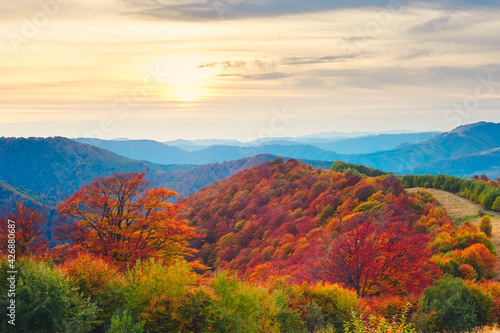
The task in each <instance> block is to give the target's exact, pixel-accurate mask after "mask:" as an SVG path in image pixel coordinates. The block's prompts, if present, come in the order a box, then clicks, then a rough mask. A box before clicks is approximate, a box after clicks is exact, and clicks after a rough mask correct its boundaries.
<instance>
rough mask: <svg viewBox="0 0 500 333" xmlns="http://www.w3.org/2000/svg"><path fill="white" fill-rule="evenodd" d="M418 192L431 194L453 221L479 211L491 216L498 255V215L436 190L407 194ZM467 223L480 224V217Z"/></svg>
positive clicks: (499, 216) (499, 236) (499, 252)
mask: <svg viewBox="0 0 500 333" xmlns="http://www.w3.org/2000/svg"><path fill="white" fill-rule="evenodd" d="M419 190H426V191H428V192H431V193H432V195H433V196H434V197H435V198H436V199H437V200H438V201H439V203H440V204H441V207H442V208H443V209H444V210H445V211H446V212H447V213H448V216H449V217H450V218H452V219H453V220H455V221H456V220H458V219H462V218H464V217H467V216H472V215H477V214H478V213H479V211H482V212H483V213H484V214H487V215H490V216H492V218H491V223H492V225H493V234H492V236H491V241H492V243H493V245H494V246H495V249H497V252H498V254H499V255H500V214H499V213H497V212H494V211H491V210H487V209H485V208H483V207H482V206H481V205H478V204H475V203H473V202H472V201H470V200H467V199H465V198H462V197H459V196H458V195H455V194H452V193H449V192H446V191H442V190H436V189H424V188H421V187H414V188H410V189H408V190H407V191H408V192H409V193H413V192H417V191H419ZM469 221H471V222H472V223H474V224H475V225H479V223H480V222H481V218H480V217H474V218H471V219H470V220H469Z"/></svg>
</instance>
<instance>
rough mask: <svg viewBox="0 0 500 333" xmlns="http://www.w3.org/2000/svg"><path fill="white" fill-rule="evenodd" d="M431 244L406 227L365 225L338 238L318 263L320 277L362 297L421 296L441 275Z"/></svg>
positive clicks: (370, 223) (397, 224)
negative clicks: (384, 293) (427, 245)
mask: <svg viewBox="0 0 500 333" xmlns="http://www.w3.org/2000/svg"><path fill="white" fill-rule="evenodd" d="M428 241H429V238H428V237H427V236H426V235H421V234H416V233H415V232H413V231H412V230H410V229H408V228H407V227H406V226H405V225H403V224H402V223H398V222H388V223H387V225H385V226H382V225H377V224H376V223H374V222H372V221H368V222H365V223H361V224H359V225H358V226H356V227H355V228H353V229H352V230H351V231H349V232H346V233H344V234H342V235H341V236H340V237H339V238H337V239H336V241H335V242H334V244H333V245H332V246H331V247H330V249H329V250H328V252H327V255H326V256H324V257H323V258H321V259H319V260H318V261H319V266H320V272H319V277H320V278H321V279H322V280H327V281H331V282H338V283H341V284H343V285H344V286H346V287H349V288H353V289H354V290H355V291H356V293H357V294H358V295H359V296H361V297H363V296H367V295H375V294H378V293H381V292H388V293H392V294H404V293H412V292H419V291H421V290H422V289H423V288H425V287H426V286H427V285H429V284H430V283H431V282H432V281H433V280H434V279H436V277H437V276H438V275H439V274H438V272H439V270H438V269H437V267H436V266H435V264H433V263H432V262H431V261H430V257H431V252H430V250H429V249H428V248H427V247H426V243H427V242H428Z"/></svg>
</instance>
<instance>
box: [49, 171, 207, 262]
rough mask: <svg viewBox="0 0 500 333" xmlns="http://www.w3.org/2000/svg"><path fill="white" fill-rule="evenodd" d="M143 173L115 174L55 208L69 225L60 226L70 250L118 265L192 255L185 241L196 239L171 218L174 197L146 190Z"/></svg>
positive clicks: (175, 209) (181, 222) (174, 213)
mask: <svg viewBox="0 0 500 333" xmlns="http://www.w3.org/2000/svg"><path fill="white" fill-rule="evenodd" d="M148 186H149V182H148V181H146V180H145V174H144V173H141V174H137V173H129V174H125V173H119V174H115V175H113V176H111V177H107V178H104V177H102V178H98V179H96V180H94V181H93V182H92V183H91V184H90V185H86V186H84V187H82V189H81V190H79V191H78V192H76V193H74V194H73V195H72V196H71V197H70V198H69V199H67V200H66V201H64V202H63V203H62V204H60V205H59V206H58V207H57V209H58V211H59V212H60V213H61V214H63V215H64V216H66V217H69V218H73V219H74V222H73V223H72V224H70V225H67V226H65V227H62V229H61V231H62V232H63V234H64V233H65V234H67V237H68V238H69V239H70V240H71V241H72V247H73V249H82V248H83V249H85V250H86V251H88V252H90V253H93V254H97V255H100V256H103V257H105V258H108V259H110V260H112V261H115V262H116V263H117V264H118V265H120V266H121V267H124V266H125V265H126V264H127V263H131V264H134V263H135V261H136V260H138V259H145V258H149V257H158V258H163V259H167V260H170V259H173V258H176V257H182V256H184V255H186V254H189V253H191V252H192V249H190V248H189V247H188V241H189V240H191V239H194V238H197V237H200V236H199V235H198V234H197V233H196V232H195V231H194V229H193V228H191V227H189V226H188V225H187V224H186V220H183V219H179V218H176V216H177V214H178V210H179V208H178V206H177V205H174V204H172V203H169V202H167V200H168V199H169V198H170V197H172V196H174V195H177V193H176V192H174V191H169V190H166V189H164V188H154V189H148Z"/></svg>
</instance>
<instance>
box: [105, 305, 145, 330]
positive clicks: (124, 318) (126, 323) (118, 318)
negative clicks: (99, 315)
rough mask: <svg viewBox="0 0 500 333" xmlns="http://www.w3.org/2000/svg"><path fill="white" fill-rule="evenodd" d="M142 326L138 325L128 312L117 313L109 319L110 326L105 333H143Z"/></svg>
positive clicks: (141, 324)
mask: <svg viewBox="0 0 500 333" xmlns="http://www.w3.org/2000/svg"><path fill="white" fill-rule="evenodd" d="M143 332H144V324H143V323H138V322H136V321H135V320H134V318H132V316H131V315H130V313H129V312H128V311H126V310H125V311H117V312H116V313H115V314H114V315H113V317H111V324H110V326H109V329H108V330H107V331H106V333H143Z"/></svg>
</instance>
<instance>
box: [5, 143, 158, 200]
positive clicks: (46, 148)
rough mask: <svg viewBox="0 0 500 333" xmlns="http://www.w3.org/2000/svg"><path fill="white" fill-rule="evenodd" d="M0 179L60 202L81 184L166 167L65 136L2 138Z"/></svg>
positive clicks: (149, 172)
mask: <svg viewBox="0 0 500 333" xmlns="http://www.w3.org/2000/svg"><path fill="white" fill-rule="evenodd" d="M0 156H1V157H2V163H0V179H2V180H3V181H5V182H7V183H9V184H11V185H12V186H15V187H17V188H22V189H26V190H29V191H32V192H33V193H37V194H42V195H44V196H46V197H49V198H52V199H54V200H55V201H60V200H62V199H64V198H65V197H66V196H68V195H70V194H72V193H73V192H74V191H76V190H78V189H79V188H80V187H81V186H82V185H85V184H87V183H88V182H89V181H90V180H92V179H94V178H96V177H98V176H105V175H111V174H113V173H116V172H142V171H145V172H147V173H148V174H150V176H154V175H155V174H161V173H163V172H165V171H164V167H163V166H159V165H155V164H153V163H146V162H141V161H136V160H131V159H128V158H126V157H123V156H120V155H117V154H114V153H112V152H109V151H107V150H104V149H101V148H97V147H94V146H91V145H87V144H82V143H78V142H76V141H73V140H69V139H66V138H62V137H54V138H47V139H44V138H26V139H25V138H19V139H17V138H1V139H0Z"/></svg>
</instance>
